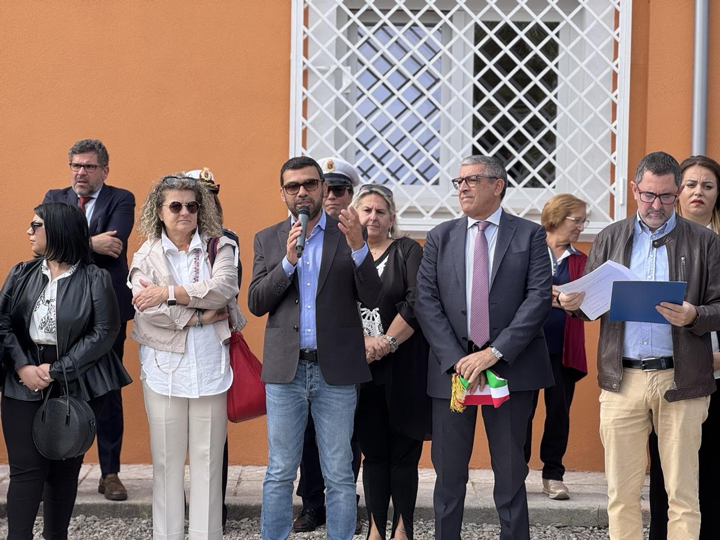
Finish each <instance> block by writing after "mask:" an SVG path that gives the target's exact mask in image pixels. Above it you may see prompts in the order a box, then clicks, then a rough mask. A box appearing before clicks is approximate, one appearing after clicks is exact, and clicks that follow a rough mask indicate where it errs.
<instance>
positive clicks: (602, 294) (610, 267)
mask: <svg viewBox="0 0 720 540" xmlns="http://www.w3.org/2000/svg"><path fill="white" fill-rule="evenodd" d="M614 281H641V280H640V278H639V277H637V276H636V275H635V273H634V272H633V271H632V270H630V269H629V268H626V267H625V266H623V265H622V264H619V263H616V262H615V261H607V262H605V263H604V264H602V265H601V266H598V267H597V268H596V269H595V270H594V271H593V272H590V273H589V274H587V275H585V276H583V277H581V278H580V279H576V280H575V281H571V282H570V283H566V284H565V285H559V286H558V287H557V289H558V291H560V292H561V293H563V294H570V293H576V292H584V293H585V299H584V300H583V303H582V304H580V309H581V310H582V312H583V313H585V315H587V316H588V318H590V319H591V320H595V319H597V318H598V317H599V316H600V315H602V314H603V313H605V312H606V311H608V310H609V309H610V299H611V297H612V284H613V282H614Z"/></svg>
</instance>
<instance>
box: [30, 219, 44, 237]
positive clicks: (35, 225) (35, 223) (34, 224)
mask: <svg viewBox="0 0 720 540" xmlns="http://www.w3.org/2000/svg"><path fill="white" fill-rule="evenodd" d="M42 228H43V224H42V223H40V222H39V221H31V222H30V231H32V234H35V229H42Z"/></svg>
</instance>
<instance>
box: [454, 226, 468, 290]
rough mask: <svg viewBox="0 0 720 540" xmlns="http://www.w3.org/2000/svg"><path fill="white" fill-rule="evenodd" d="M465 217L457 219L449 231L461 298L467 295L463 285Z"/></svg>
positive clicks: (465, 235)
mask: <svg viewBox="0 0 720 540" xmlns="http://www.w3.org/2000/svg"><path fill="white" fill-rule="evenodd" d="M467 222H468V221H467V217H464V218H462V219H459V220H458V222H457V224H456V225H455V228H454V229H453V230H452V231H450V244H451V246H452V254H453V263H454V266H455V272H456V273H457V278H458V281H459V282H460V290H461V291H462V296H461V298H462V299H463V300H464V299H465V297H466V296H467V290H466V289H467V288H466V287H465V239H466V237H467Z"/></svg>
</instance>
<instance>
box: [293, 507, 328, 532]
mask: <svg viewBox="0 0 720 540" xmlns="http://www.w3.org/2000/svg"><path fill="white" fill-rule="evenodd" d="M320 525H325V509H324V508H317V509H315V508H303V509H302V512H300V515H299V516H298V517H297V519H296V520H295V522H294V523H293V532H312V531H314V530H315V529H317V528H318V527H319V526H320Z"/></svg>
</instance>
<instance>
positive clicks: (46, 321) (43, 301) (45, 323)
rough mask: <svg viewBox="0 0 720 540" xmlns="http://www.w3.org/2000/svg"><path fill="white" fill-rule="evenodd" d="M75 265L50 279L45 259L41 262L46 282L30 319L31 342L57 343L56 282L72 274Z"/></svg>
mask: <svg viewBox="0 0 720 540" xmlns="http://www.w3.org/2000/svg"><path fill="white" fill-rule="evenodd" d="M77 267H78V265H77V264H74V265H73V266H71V267H70V269H69V270H68V271H67V272H65V273H63V274H60V275H59V276H58V277H56V278H55V279H52V276H51V275H50V268H48V264H47V261H46V260H44V261H43V262H42V267H41V269H42V273H43V274H45V275H46V276H47V278H48V284H47V285H46V286H45V288H44V289H43V292H42V293H41V294H40V297H39V298H38V299H37V302H36V303H35V308H34V309H33V314H32V318H31V319H30V329H29V330H30V339H32V340H33V343H36V344H37V345H57V318H56V313H57V304H56V300H57V287H58V282H59V281H60V280H61V279H65V278H68V277H70V276H72V275H73V273H74V272H75V270H76V269H77Z"/></svg>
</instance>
